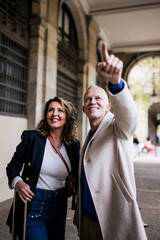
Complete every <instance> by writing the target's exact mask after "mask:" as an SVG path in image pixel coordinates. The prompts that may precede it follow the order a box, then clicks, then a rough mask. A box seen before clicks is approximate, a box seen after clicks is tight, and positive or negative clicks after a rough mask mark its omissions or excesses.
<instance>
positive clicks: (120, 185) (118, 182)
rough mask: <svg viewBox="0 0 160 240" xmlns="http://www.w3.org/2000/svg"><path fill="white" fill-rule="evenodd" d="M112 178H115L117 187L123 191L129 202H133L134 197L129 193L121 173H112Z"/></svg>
mask: <svg viewBox="0 0 160 240" xmlns="http://www.w3.org/2000/svg"><path fill="white" fill-rule="evenodd" d="M112 178H113V181H114V183H115V184H116V186H117V188H118V189H119V191H120V192H121V194H122V195H123V197H124V198H125V199H126V200H127V202H133V201H134V199H133V197H132V196H131V194H130V193H129V191H128V189H127V187H126V186H125V184H124V182H123V180H122V178H121V177H120V175H119V173H118V172H114V173H112Z"/></svg>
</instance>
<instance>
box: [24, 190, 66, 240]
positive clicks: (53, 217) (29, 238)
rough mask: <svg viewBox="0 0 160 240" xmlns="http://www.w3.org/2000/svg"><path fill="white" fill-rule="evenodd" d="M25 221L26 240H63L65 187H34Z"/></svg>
mask: <svg viewBox="0 0 160 240" xmlns="http://www.w3.org/2000/svg"><path fill="white" fill-rule="evenodd" d="M34 194H35V195H34V198H33V201H32V206H31V210H30V212H29V214H28V217H27V223H26V240H64V239H65V223H66V214H67V195H66V190H65V188H62V189H59V190H57V191H49V190H43V189H36V191H35V193H34Z"/></svg>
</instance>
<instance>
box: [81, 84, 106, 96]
mask: <svg viewBox="0 0 160 240" xmlns="http://www.w3.org/2000/svg"><path fill="white" fill-rule="evenodd" d="M91 88H99V89H101V90H102V91H103V93H104V94H105V95H106V97H107V99H108V94H107V92H106V91H105V90H104V89H103V88H102V87H99V86H98V85H96V84H92V85H90V86H89V87H88V88H87V90H86V92H85V94H84V96H85V95H86V93H87V92H88V90H89V89H91Z"/></svg>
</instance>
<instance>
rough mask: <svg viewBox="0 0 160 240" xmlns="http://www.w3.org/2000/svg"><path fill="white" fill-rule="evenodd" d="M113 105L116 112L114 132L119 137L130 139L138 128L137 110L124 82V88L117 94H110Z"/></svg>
mask: <svg viewBox="0 0 160 240" xmlns="http://www.w3.org/2000/svg"><path fill="white" fill-rule="evenodd" d="M109 94H110V98H111V104H112V107H113V111H114V115H115V118H114V131H115V134H116V135H117V137H119V138H122V139H128V138H130V137H131V136H132V135H133V133H134V132H135V130H136V126H137V110H136V105H135V103H134V100H133V98H132V96H131V94H130V92H129V90H128V87H127V83H126V82H125V81H124V88H123V90H121V91H120V92H119V93H117V94H115V95H114V94H112V93H110V92H109Z"/></svg>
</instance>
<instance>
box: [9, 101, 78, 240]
mask: <svg viewBox="0 0 160 240" xmlns="http://www.w3.org/2000/svg"><path fill="white" fill-rule="evenodd" d="M75 113H76V110H75V108H74V106H73V105H72V103H70V102H68V101H66V100H64V99H62V98H58V97H55V98H53V99H50V100H49V101H48V102H46V105H45V109H44V116H43V119H42V120H41V121H40V123H39V124H38V126H37V128H36V130H31V131H24V132H23V133H22V136H21V139H22V141H21V142H20V144H19V145H18V146H17V148H16V152H15V153H14V155H13V157H12V160H11V162H10V163H9V164H8V165H7V168H6V170H7V176H8V179H9V186H10V188H15V189H16V206H15V221H14V226H15V227H14V233H15V235H17V236H18V239H19V240H21V239H22V234H23V212H24V210H23V209H24V203H25V202H26V201H27V202H28V208H27V222H26V240H33V239H34V240H35V239H36V240H51V239H52V240H53V239H58V240H63V239H64V238H65V219H66V212H67V194H66V189H65V179H66V177H67V175H68V173H67V169H66V166H65V165H64V163H63V161H62V159H61V158H60V157H59V155H58V154H57V153H56V152H55V149H54V148H53V146H52V145H51V143H50V141H49V139H48V138H47V136H48V134H50V135H51V137H52V138H53V139H54V141H55V143H56V145H57V147H58V148H59V149H60V152H61V153H62V155H63V157H64V159H65V160H66V162H67V164H68V166H69V168H70V170H71V173H72V175H73V177H74V178H75V179H76V180H77V176H78V161H79V148H80V143H79V141H78V140H77V122H76V120H75ZM22 168H23V172H22V176H21V177H20V171H21V170H22ZM12 208H13V207H12ZM12 208H11V210H10V214H9V216H8V220H7V224H8V225H9V226H10V229H11V228H12V212H13V211H12ZM11 230H12V229H11Z"/></svg>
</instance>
